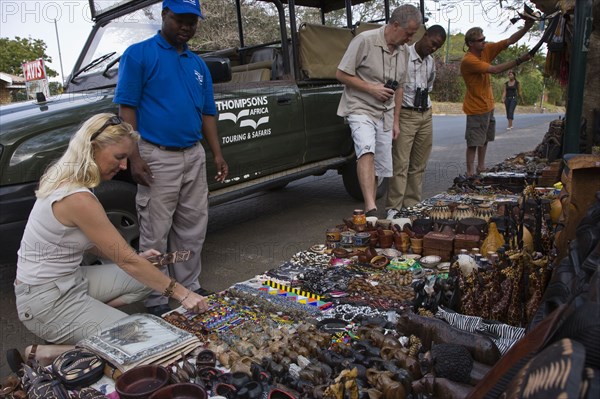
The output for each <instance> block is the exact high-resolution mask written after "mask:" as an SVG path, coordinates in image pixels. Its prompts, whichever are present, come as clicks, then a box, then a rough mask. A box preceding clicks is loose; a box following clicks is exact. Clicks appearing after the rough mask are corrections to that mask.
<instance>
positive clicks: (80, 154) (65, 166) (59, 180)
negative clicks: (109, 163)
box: [35, 113, 140, 198]
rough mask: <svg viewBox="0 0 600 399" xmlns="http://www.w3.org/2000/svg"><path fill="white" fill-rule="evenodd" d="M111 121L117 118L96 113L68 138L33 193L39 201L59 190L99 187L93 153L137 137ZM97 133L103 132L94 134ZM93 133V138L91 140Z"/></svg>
mask: <svg viewBox="0 0 600 399" xmlns="http://www.w3.org/2000/svg"><path fill="white" fill-rule="evenodd" d="M111 118H116V115H114V114H109V113H104V114H98V115H94V116H92V117H91V118H89V119H88V120H86V121H85V122H84V123H83V125H82V126H81V127H80V128H79V130H78V131H77V133H75V134H74V135H73V137H71V141H69V146H68V147H67V150H66V151H65V153H64V154H63V155H62V156H61V157H60V158H59V159H58V160H57V161H56V162H54V163H52V164H51V165H50V166H49V167H48V169H46V171H45V172H44V175H43V176H42V177H41V178H40V187H39V189H38V190H37V191H36V193H35V194H36V196H37V197H38V198H45V197H47V196H48V195H50V194H51V193H52V192H53V191H55V190H56V189H57V188H59V187H61V188H66V189H67V190H72V189H76V188H82V187H87V188H93V187H96V186H98V185H99V184H100V168H99V167H98V165H97V164H96V161H95V160H94V152H95V151H96V150H100V149H102V148H104V147H106V146H108V145H111V144H116V143H118V142H119V141H121V140H122V139H123V138H124V137H128V138H130V139H131V140H133V141H134V142H137V141H138V140H139V138H140V136H139V134H138V133H137V132H136V131H135V130H133V127H132V126H131V125H130V124H129V123H127V122H123V121H121V122H120V123H119V124H111V123H110V121H109V119H111ZM103 127H104V129H103ZM100 130H102V132H101V133H100V134H97V133H98V132H99V131H100ZM95 134H96V137H95V138H94V139H93V140H91V138H92V136H94V135H95Z"/></svg>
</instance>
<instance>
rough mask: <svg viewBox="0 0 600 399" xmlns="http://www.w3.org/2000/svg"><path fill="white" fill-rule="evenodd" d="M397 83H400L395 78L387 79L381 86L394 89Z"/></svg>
mask: <svg viewBox="0 0 600 399" xmlns="http://www.w3.org/2000/svg"><path fill="white" fill-rule="evenodd" d="M399 85H400V84H399V83H398V82H397V81H396V80H392V79H388V81H387V82H385V84H384V85H383V87H385V88H388V89H392V90H394V91H396V89H397V88H398V86H399Z"/></svg>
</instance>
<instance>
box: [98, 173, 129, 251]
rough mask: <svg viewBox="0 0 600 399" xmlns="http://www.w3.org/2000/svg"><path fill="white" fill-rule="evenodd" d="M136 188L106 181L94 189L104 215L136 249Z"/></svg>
mask: <svg viewBox="0 0 600 399" xmlns="http://www.w3.org/2000/svg"><path fill="white" fill-rule="evenodd" d="M136 193H137V186H136V185H135V184H132V183H127V182H124V181H119V180H111V181H106V182H104V183H102V184H100V185H99V186H98V187H97V188H96V189H94V194H95V195H96V197H97V198H98V200H99V201H100V203H101V204H102V206H103V207H104V210H105V211H106V215H107V216H108V219H109V220H110V221H111V223H112V224H113V225H114V226H115V227H116V228H117V230H118V231H119V233H121V235H122V236H123V238H124V239H125V241H127V243H129V245H131V246H132V247H133V248H135V249H137V248H138V244H139V238H140V225H139V222H138V218H137V211H136V205H135V195H136Z"/></svg>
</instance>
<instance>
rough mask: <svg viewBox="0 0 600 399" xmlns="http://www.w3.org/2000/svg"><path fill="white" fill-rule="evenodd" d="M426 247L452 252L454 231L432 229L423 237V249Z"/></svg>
mask: <svg viewBox="0 0 600 399" xmlns="http://www.w3.org/2000/svg"><path fill="white" fill-rule="evenodd" d="M425 248H429V249H441V250H443V251H449V252H452V249H453V248H454V233H440V232H437V231H430V232H429V233H427V234H425V237H423V249H425Z"/></svg>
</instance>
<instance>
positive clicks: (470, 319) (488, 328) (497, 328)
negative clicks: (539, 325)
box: [435, 306, 525, 355]
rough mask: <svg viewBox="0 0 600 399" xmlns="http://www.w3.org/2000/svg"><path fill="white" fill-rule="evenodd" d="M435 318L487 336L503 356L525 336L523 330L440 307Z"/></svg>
mask: <svg viewBox="0 0 600 399" xmlns="http://www.w3.org/2000/svg"><path fill="white" fill-rule="evenodd" d="M435 316H436V317H437V318H439V319H442V320H445V321H446V322H447V323H448V324H450V325H451V326H453V327H456V328H458V329H460V330H463V331H468V332H472V333H479V334H483V335H485V336H488V337H489V338H490V339H491V340H492V341H493V342H494V344H496V346H497V347H498V350H499V351H500V354H502V355H504V354H505V353H506V352H507V351H508V350H509V349H510V348H511V346H513V345H514V344H515V343H516V342H517V341H518V340H520V339H521V338H522V337H523V336H524V335H525V329H524V328H520V327H513V326H510V325H508V324H502V323H493V322H488V321H485V320H483V319H482V318H481V317H477V316H466V315H463V314H460V313H456V312H452V311H448V310H446V309H444V308H442V307H441V306H440V307H439V309H438V311H437V313H436V314H435Z"/></svg>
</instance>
